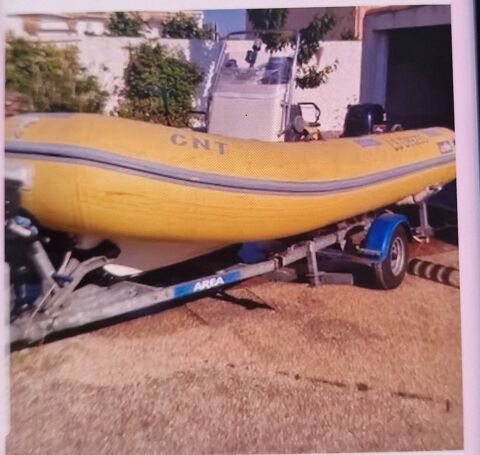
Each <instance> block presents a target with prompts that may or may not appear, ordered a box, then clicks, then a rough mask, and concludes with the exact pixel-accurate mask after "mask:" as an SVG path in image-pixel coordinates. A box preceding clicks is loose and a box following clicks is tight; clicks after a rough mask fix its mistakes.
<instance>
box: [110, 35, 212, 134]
mask: <svg viewBox="0 0 480 455" xmlns="http://www.w3.org/2000/svg"><path fill="white" fill-rule="evenodd" d="M202 78H203V75H202V72H201V71H200V69H199V68H198V67H197V66H196V65H195V64H193V63H190V62H187V61H185V59H182V58H180V57H179V56H176V55H173V54H172V53H170V52H168V51H167V50H166V49H165V47H163V46H161V45H160V44H153V43H150V42H145V43H142V44H140V45H139V46H137V47H133V48H131V49H130V57H129V61H128V64H127V67H126V68H125V71H124V83H125V87H124V89H123V90H122V92H121V101H120V103H119V106H118V107H117V108H116V110H115V113H116V114H118V115H119V116H120V117H127V118H134V119H137V120H143V121H149V122H154V123H163V124H167V125H171V126H186V124H187V123H186V122H187V113H188V111H191V110H192V101H193V96H194V94H195V90H196V88H197V85H198V84H199V83H200V82H201V81H202ZM165 101H168V106H167V105H166V103H165ZM167 107H168V109H167Z"/></svg>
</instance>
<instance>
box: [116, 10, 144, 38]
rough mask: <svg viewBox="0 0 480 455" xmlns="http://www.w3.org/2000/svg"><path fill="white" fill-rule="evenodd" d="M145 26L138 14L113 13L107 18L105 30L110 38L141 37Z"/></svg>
mask: <svg viewBox="0 0 480 455" xmlns="http://www.w3.org/2000/svg"><path fill="white" fill-rule="evenodd" d="M145 26H146V23H145V21H144V20H143V19H142V17H141V16H140V14H139V13H124V12H115V13H112V14H111V15H110V17H109V20H108V24H107V29H108V31H109V32H110V35H111V36H141V35H142V29H143V27H145Z"/></svg>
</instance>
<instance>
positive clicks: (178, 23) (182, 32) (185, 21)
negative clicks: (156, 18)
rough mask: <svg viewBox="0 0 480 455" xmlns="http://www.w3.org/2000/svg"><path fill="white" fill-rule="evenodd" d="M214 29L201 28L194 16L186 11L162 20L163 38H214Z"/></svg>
mask: <svg viewBox="0 0 480 455" xmlns="http://www.w3.org/2000/svg"><path fill="white" fill-rule="evenodd" d="M213 35H214V32H213V30H204V29H202V28H200V27H199V26H198V24H197V21H196V20H195V18H194V17H192V16H189V15H187V14H185V13H176V14H175V15H174V16H172V17H171V18H170V19H167V20H165V21H163V22H162V37H163V38H183V39H202V40H210V39H214V36H213Z"/></svg>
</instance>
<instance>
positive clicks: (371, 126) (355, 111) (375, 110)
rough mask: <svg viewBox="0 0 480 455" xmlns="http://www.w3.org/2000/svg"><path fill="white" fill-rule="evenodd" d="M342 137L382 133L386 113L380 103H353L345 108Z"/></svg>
mask: <svg viewBox="0 0 480 455" xmlns="http://www.w3.org/2000/svg"><path fill="white" fill-rule="evenodd" d="M347 109H348V110H347V115H346V116H345V124H344V128H343V134H342V137H355V136H364V135H366V134H374V133H384V132H385V131H386V130H387V115H386V113H385V111H384V110H383V107H382V106H381V105H380V104H354V105H349V106H348V108H347Z"/></svg>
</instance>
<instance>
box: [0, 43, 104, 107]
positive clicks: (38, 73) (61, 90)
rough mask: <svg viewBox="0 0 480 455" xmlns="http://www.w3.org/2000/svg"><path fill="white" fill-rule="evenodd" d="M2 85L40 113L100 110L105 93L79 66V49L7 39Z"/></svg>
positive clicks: (94, 79) (92, 77)
mask: <svg viewBox="0 0 480 455" xmlns="http://www.w3.org/2000/svg"><path fill="white" fill-rule="evenodd" d="M5 87H6V89H7V90H9V91H12V92H16V93H19V94H22V95H24V98H23V104H24V105H25V106H31V109H32V110H34V111H39V112H62V111H63V112H100V111H102V110H103V108H104V106H105V102H106V100H107V97H108V93H107V92H106V91H104V90H101V89H100V86H99V84H98V81H97V78H96V77H94V76H91V75H88V74H87V72H86V70H85V68H83V67H82V66H81V65H80V62H79V59H78V49H77V48H76V47H73V46H70V47H67V48H64V49H60V48H57V47H55V46H53V45H51V44H44V43H38V42H29V41H26V40H24V39H22V38H14V37H11V36H10V37H8V38H7V46H6V65H5Z"/></svg>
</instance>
